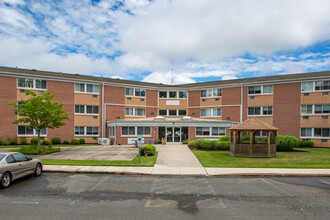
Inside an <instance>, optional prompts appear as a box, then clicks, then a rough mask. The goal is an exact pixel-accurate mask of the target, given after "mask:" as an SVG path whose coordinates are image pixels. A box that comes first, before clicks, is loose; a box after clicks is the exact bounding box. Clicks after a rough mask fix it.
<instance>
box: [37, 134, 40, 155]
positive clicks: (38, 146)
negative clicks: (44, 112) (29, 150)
mask: <svg viewBox="0 0 330 220" xmlns="http://www.w3.org/2000/svg"><path fill="white" fill-rule="evenodd" d="M37 132H38V145H37V150H39V148H40V130H37Z"/></svg>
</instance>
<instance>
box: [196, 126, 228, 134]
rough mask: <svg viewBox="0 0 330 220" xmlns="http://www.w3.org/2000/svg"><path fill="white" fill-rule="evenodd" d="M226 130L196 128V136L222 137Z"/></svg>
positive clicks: (219, 128)
mask: <svg viewBox="0 0 330 220" xmlns="http://www.w3.org/2000/svg"><path fill="white" fill-rule="evenodd" d="M225 134H226V129H225V128H221V127H196V136H222V135H225Z"/></svg>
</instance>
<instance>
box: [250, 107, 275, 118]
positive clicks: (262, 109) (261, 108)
mask: <svg viewBox="0 0 330 220" xmlns="http://www.w3.org/2000/svg"><path fill="white" fill-rule="evenodd" d="M269 107H271V108H272V114H264V108H269ZM249 108H260V115H256V114H254V115H250V114H249ZM247 115H248V116H251V117H258V116H273V115H274V106H249V107H248V108H247Z"/></svg>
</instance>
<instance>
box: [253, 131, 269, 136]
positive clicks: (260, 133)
mask: <svg viewBox="0 0 330 220" xmlns="http://www.w3.org/2000/svg"><path fill="white" fill-rule="evenodd" d="M254 135H255V136H256V137H267V132H266V131H256V132H255V133H254Z"/></svg>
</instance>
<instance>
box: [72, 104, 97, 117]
mask: <svg viewBox="0 0 330 220" xmlns="http://www.w3.org/2000/svg"><path fill="white" fill-rule="evenodd" d="M77 105H78V104H77ZM77 105H74V114H75V115H99V114H100V106H98V105H79V106H84V113H80V112H79V113H78V112H76V106H77ZM88 106H91V107H92V111H93V107H98V113H87V107H88Z"/></svg>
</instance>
